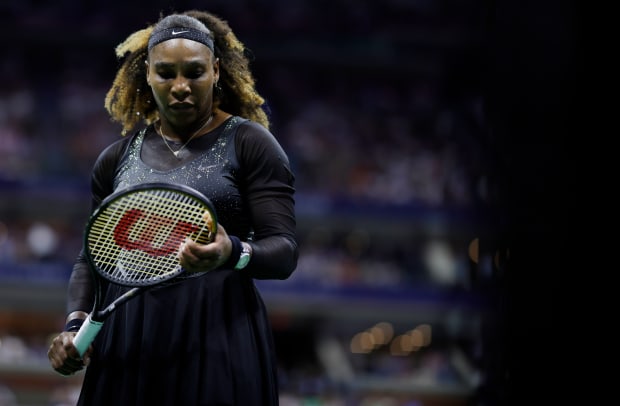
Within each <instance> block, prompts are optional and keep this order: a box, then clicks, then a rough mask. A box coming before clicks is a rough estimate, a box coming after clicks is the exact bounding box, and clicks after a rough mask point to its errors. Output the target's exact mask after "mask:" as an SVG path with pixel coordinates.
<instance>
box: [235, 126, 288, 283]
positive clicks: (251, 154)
mask: <svg viewBox="0 0 620 406" xmlns="http://www.w3.org/2000/svg"><path fill="white" fill-rule="evenodd" d="M235 146H236V150H237V157H238V159H239V162H240V164H241V168H242V173H243V177H244V180H243V183H244V191H245V194H246V202H247V205H248V207H249V210H250V215H251V218H252V228H253V231H254V238H253V240H252V241H250V244H251V245H252V251H253V253H252V259H251V261H250V263H249V264H248V266H247V267H246V268H245V269H244V270H243V272H248V273H249V275H250V276H252V277H254V278H256V279H286V278H288V277H289V276H290V275H291V273H292V272H293V271H294V270H295V268H296V267H297V259H298V255H299V252H298V244H297V238H296V218H295V198H294V194H295V176H294V174H293V172H292V171H291V167H290V164H289V160H288V157H287V155H286V153H285V152H284V150H283V149H282V147H281V146H280V144H279V143H278V141H277V140H276V138H275V137H274V136H273V134H271V133H270V132H269V131H267V130H266V129H265V128H264V127H262V126H261V125H259V124H257V123H254V122H251V121H248V122H246V123H244V124H242V125H241V126H240V128H239V132H238V133H237V137H236V139H235Z"/></svg>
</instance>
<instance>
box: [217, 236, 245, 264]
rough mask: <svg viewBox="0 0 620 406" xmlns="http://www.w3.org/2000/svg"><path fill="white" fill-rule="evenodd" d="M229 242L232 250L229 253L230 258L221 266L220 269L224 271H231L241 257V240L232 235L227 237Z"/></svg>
mask: <svg viewBox="0 0 620 406" xmlns="http://www.w3.org/2000/svg"><path fill="white" fill-rule="evenodd" d="M228 238H230V242H231V243H232V250H231V251H230V256H229V257H228V259H227V260H226V262H225V263H223V264H222V268H225V269H233V268H234V266H235V265H237V262H239V257H240V256H241V250H242V248H243V247H242V246H241V240H240V239H239V237H235V236H234V235H229V236H228Z"/></svg>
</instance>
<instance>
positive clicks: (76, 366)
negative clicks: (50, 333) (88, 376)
mask: <svg viewBox="0 0 620 406" xmlns="http://www.w3.org/2000/svg"><path fill="white" fill-rule="evenodd" d="M75 334H76V333H75V332H69V331H63V332H62V333H60V334H58V335H57V336H56V337H54V339H53V340H52V343H51V344H50V348H49V349H48V350H47V358H48V359H49V360H50V364H51V365H52V368H54V370H55V371H56V372H58V373H59V374H61V375H64V376H69V375H73V374H75V373H76V372H78V371H81V370H82V369H84V367H85V366H87V365H88V363H89V361H90V353H91V351H92V346H91V347H89V348H88V350H86V353H84V356H83V357H80V354H79V353H78V350H77V349H76V348H75V346H74V345H73V338H74V337H75Z"/></svg>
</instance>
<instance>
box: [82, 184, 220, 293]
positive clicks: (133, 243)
mask: <svg viewBox="0 0 620 406" xmlns="http://www.w3.org/2000/svg"><path fill="white" fill-rule="evenodd" d="M209 218H212V215H211V213H210V210H209V209H208V207H206V206H205V204H204V203H203V202H202V201H200V200H197V199H195V198H193V197H192V196H189V195H187V194H183V193H180V192H176V191H170V190H159V189H155V190H143V191H139V192H136V193H132V194H128V195H125V196H122V197H121V198H119V199H117V200H114V201H112V202H111V203H110V204H108V205H107V206H106V207H105V208H104V209H103V210H102V211H101V212H99V213H98V215H97V218H96V219H95V221H93V222H92V225H91V227H90V230H89V233H88V239H87V242H88V245H89V250H90V255H91V258H92V260H93V262H94V264H95V265H96V266H97V267H98V269H99V271H100V272H102V273H103V274H105V275H106V276H107V277H108V278H109V279H111V280H113V281H117V282H119V283H121V284H132V285H146V284H152V283H158V282H160V281H163V280H166V279H169V278H172V277H174V276H176V275H177V274H179V273H180V272H182V268H181V266H180V264H179V260H178V250H179V247H180V246H181V244H182V243H183V241H185V239H186V238H191V239H192V240H194V241H197V242H199V243H206V242H209V241H210V239H211V238H212V231H211V229H210V228H209V226H212V224H213V223H211V224H209V221H207V220H208V219H209Z"/></svg>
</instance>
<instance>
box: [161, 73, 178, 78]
mask: <svg viewBox="0 0 620 406" xmlns="http://www.w3.org/2000/svg"><path fill="white" fill-rule="evenodd" d="M159 76H160V77H161V78H162V79H174V78H175V77H176V75H175V74H174V73H172V72H159Z"/></svg>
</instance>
